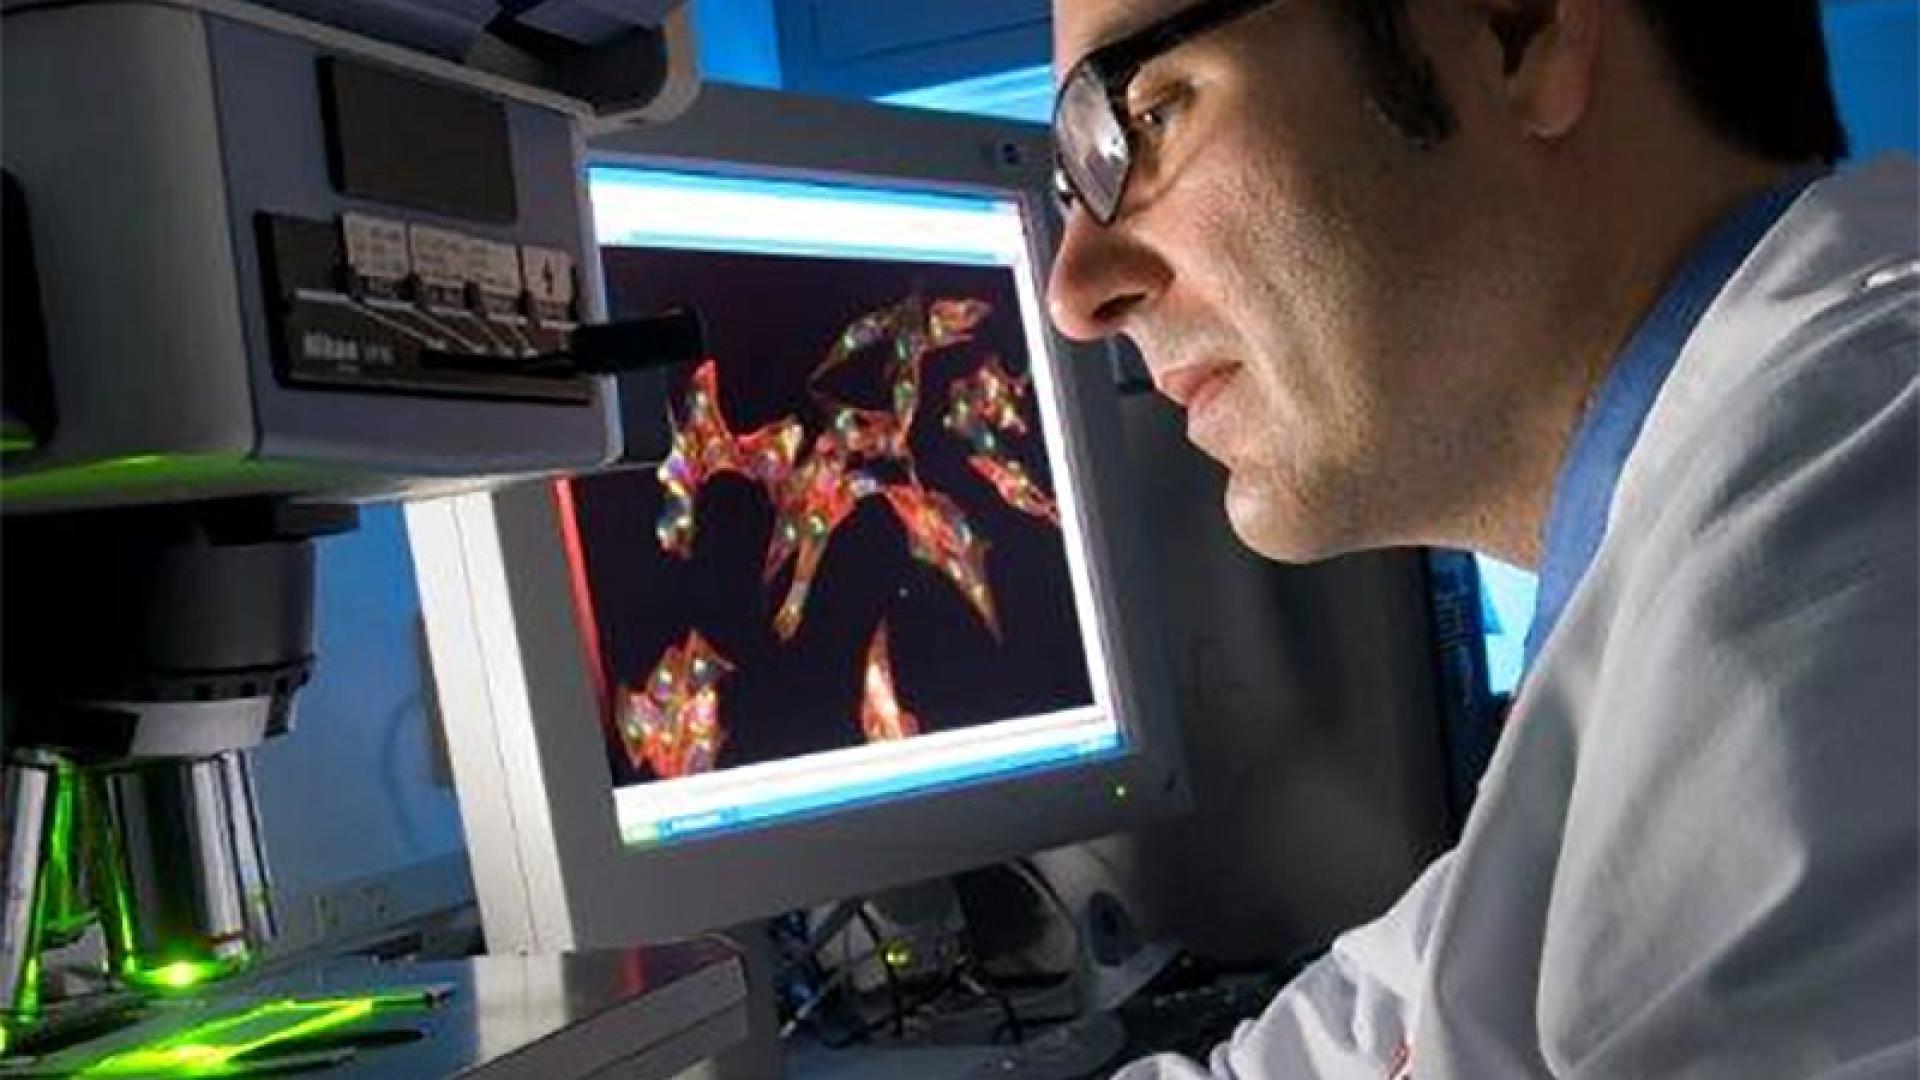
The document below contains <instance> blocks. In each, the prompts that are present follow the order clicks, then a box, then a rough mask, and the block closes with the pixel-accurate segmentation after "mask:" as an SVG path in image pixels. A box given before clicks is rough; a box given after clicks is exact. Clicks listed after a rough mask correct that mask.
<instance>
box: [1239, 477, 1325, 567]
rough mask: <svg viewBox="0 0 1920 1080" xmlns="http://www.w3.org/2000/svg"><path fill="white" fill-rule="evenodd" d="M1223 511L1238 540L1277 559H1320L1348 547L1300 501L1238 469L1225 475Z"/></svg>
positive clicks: (1266, 555) (1297, 561)
mask: <svg viewBox="0 0 1920 1080" xmlns="http://www.w3.org/2000/svg"><path fill="white" fill-rule="evenodd" d="M1226 511H1227V522H1228V523H1229V524H1230V525H1232V527H1233V533H1234V535H1235V536H1237V537H1239V538H1240V542H1241V543H1242V544H1245V545H1246V546H1247V547H1249V548H1251V549H1252V550H1253V551H1254V553H1255V554H1258V555H1260V556H1263V557H1265V558H1268V559H1273V560H1275V561H1276V562H1284V563H1311V562H1319V561H1320V560H1322V559H1330V558H1332V557H1334V556H1335V555H1342V554H1345V553H1346V552H1347V551H1348V550H1349V547H1348V546H1346V545H1343V544H1341V543H1340V542H1339V540H1338V536H1337V533H1338V530H1335V529H1331V528H1328V527H1327V525H1328V523H1326V522H1323V521H1320V520H1318V519H1317V518H1316V516H1315V515H1313V514H1311V513H1309V512H1308V511H1307V509H1306V508H1305V507H1304V506H1303V505H1302V504H1301V502H1300V501H1299V500H1297V499H1295V498H1292V497H1291V496H1290V495H1289V494H1288V493H1285V492H1282V491H1278V490H1275V487H1274V485H1272V484H1270V483H1265V482H1262V481H1259V480H1252V479H1248V478H1247V477H1246V476H1244V475H1242V474H1241V473H1240V472H1238V471H1230V472H1229V473H1228V475H1227V492H1226Z"/></svg>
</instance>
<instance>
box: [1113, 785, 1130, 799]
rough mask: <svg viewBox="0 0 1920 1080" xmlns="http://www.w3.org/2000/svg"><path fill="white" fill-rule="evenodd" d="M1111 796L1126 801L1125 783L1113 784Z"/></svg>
mask: <svg viewBox="0 0 1920 1080" xmlns="http://www.w3.org/2000/svg"><path fill="white" fill-rule="evenodd" d="M1113 797H1114V798H1115V799H1118V800H1119V801H1121V802H1125V801H1127V785H1125V784H1115V785H1113Z"/></svg>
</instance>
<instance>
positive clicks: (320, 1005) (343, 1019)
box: [77, 991, 433, 1077]
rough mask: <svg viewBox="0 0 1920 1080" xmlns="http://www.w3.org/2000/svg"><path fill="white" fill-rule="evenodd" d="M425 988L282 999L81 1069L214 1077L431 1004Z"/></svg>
mask: <svg viewBox="0 0 1920 1080" xmlns="http://www.w3.org/2000/svg"><path fill="white" fill-rule="evenodd" d="M432 1004H433V995H432V994H431V993H430V992H427V991H403V992H398V993H388V994H367V995H363V996H359V997H347V998H320V999H314V1000H307V1001H301V1000H297V999H284V1000H280V1001H269V1002H264V1003H262V1004H259V1005H256V1006H254V1007H253V1008H251V1009H248V1010H246V1011H245V1012H238V1013H231V1014H228V1015H226V1016H220V1017H215V1018H214V1019H212V1020H208V1021H207V1022H206V1023H203V1024H196V1025H194V1026H193V1027H190V1028H188V1029H186V1030H185V1031H181V1032H178V1033H176V1034H173V1035H169V1036H167V1037H166V1038H164V1039H160V1040H158V1041H156V1042H153V1043H150V1044H148V1045H146V1046H141V1047H135V1048H134V1049H132V1050H123V1051H121V1052H119V1053H117V1054H113V1055H111V1056H109V1057H105V1058H102V1059H100V1060H99V1061H96V1062H94V1063H93V1064H92V1065H89V1066H87V1067H86V1068H85V1069H82V1070H81V1071H80V1072H79V1073H78V1074H77V1075H79V1076H83V1077H127V1076H145V1077H216V1076H234V1075H238V1074H240V1073H242V1072H243V1071H245V1066H244V1065H240V1064H236V1062H237V1060H238V1059H239V1058H241V1057H242V1056H244V1055H247V1054H253V1053H257V1052H258V1051H260V1050H263V1049H266V1048H268V1047H271V1046H275V1045H278V1044H282V1043H293V1042H297V1041H299V1040H301V1039H308V1038H312V1037H314V1036H316V1035H320V1034H323V1033H325V1032H329V1031H333V1030H336V1029H338V1028H342V1027H345V1026H347V1025H349V1024H353V1023H356V1022H358V1021H360V1020H364V1019H366V1018H367V1017H369V1016H371V1015H373V1014H374V1013H375V1012H376V1011H384V1010H392V1009H408V1010H420V1009H426V1008H429V1007H431V1006H432Z"/></svg>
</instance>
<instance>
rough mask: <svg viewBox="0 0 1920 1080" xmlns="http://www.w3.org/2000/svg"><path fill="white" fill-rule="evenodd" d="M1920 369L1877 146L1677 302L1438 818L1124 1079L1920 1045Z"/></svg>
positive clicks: (1916, 270)
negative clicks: (1235, 1014)
mask: <svg viewBox="0 0 1920 1080" xmlns="http://www.w3.org/2000/svg"><path fill="white" fill-rule="evenodd" d="M1916 372H1920V169H1916V167H1915V165H1914V163H1913V162H1912V161H1911V160H1910V159H1906V158H1899V159H1893V158H1889V159H1882V160H1880V161H1877V162H1875V163H1873V164H1872V165H1870V166H1867V167H1863V168H1858V169H1853V170H1849V171H1845V172H1842V173H1839V174H1836V175H1834V176H1831V177H1828V178H1825V179H1823V180H1820V181H1818V182H1816V183H1815V184H1814V185H1813V186H1812V187H1810V188H1809V189H1808V190H1807V191H1806V192H1805V193H1804V194H1803V195H1802V196H1801V197H1800V199H1799V200H1798V201H1797V202H1796V203H1795V204H1794V205H1793V207H1792V208H1791V209H1789V210H1788V211H1787V213H1786V215H1785V216H1784V217H1783V218H1782V219H1781V220H1780V221H1779V222H1778V223H1777V224H1776V225H1775V227H1774V228H1773V229H1772V230H1771V231H1770V232H1769V233H1768V234H1767V235H1766V236H1765V238H1763V239H1762V240H1761V242H1760V244H1759V246H1758V247H1756V248H1755V249H1754V251H1753V252H1752V254H1751V255H1750V256H1749V257H1748V259H1747V261H1746V262H1745V263H1744V264H1743V265H1742V266H1741V267H1740V269H1739V270H1738V271H1737V272H1736V273H1735V274H1734V276H1733V277H1732V278H1731V279H1730V280H1729V282H1728V283H1727V286H1726V288H1725V289H1724V290H1723V291H1722V293H1721V294H1720V296H1719V297H1718V298H1717V299H1716V300H1715V301H1714V303H1713V305H1712V306H1711V308H1709V310H1708V311H1707V313H1706V314H1705V316H1704V317H1703V318H1702V319H1701V321H1700V323H1699V325H1698V326H1697V327H1696V329H1695V332H1694V334H1693V336H1692V337H1691V338H1690V339H1689V340H1688V342H1687V344H1686V346H1685V348H1684V349H1683V350H1682V352H1681V355H1680V357H1679V359H1678V360H1677V362H1676V364H1675V367H1674V369H1673V372H1672V374H1671V375H1670V376H1669V378H1668V381H1667V383H1666V384H1665V386H1664V387H1663V388H1662V390H1661V392H1660V394H1659V397H1658V398H1657V399H1656V401H1655V403H1654V406H1653V410H1652V412H1651V413H1650V414H1649V415H1648V417H1647V422H1646V426H1645V427H1644V429H1643V430H1642V432H1641V435H1640V438H1639V440H1638V442H1637V443H1636V444H1635V446H1634V448H1633V450H1632V452H1631V453H1630V455H1629V456H1628V459H1627V462H1626V466H1625V469H1624V471H1623V472H1622V474H1621V478H1620V483H1619V487H1618V488H1617V489H1616V492H1615V496H1614V501H1613V505H1612V509H1611V514H1610V517H1609V527H1608V531H1607V536H1606V539H1605V541H1604V542H1603V544H1602V545H1601V547H1600V550H1599V552H1598V554H1597V555H1596V557H1595V559H1594V562H1593V564H1592V567H1591V568H1590V570H1589V571H1588V573H1587V575H1586V577H1585V579H1584V580H1583V581H1582V583H1581V585H1580V586H1579V588H1578V589H1577V590H1576V592H1575V593H1574V595H1573V597H1572V598H1571V600H1570V601H1569V603H1568V605H1567V607H1566V609H1565V612H1564V614H1563V615H1562V618H1561V620H1560V622H1559V624H1558V626H1557V628H1556V629H1555V630H1554V632H1553V634H1552V636H1551V637H1550V638H1549V639H1548V640H1547V642H1546V643H1545V645H1544V647H1543V649H1542V650H1541V653H1540V656H1539V657H1538V660H1537V664H1536V667H1535V669H1534V670H1533V671H1532V672H1531V673H1530V674H1529V675H1528V677H1527V679H1526V682H1525V684H1524V686H1523V688H1522V691H1521V695H1520V698H1519V700H1518V701H1517V702H1516V704H1515V708H1514V711H1513V714H1512V717H1511V719H1510V720H1509V723H1508V727H1507V730H1506V732H1505V734H1504V735H1503V736H1502V739H1501V744H1500V747H1499V749H1498V751H1497V753H1496V754H1495V757H1494V760H1493V763H1492V765H1491V767H1490V768H1489V770H1488V772H1487V776H1486V779H1485V781H1484V782H1483V784H1482V786H1481V791H1480V799H1479V804H1478V806H1477V807H1476V808H1475V810H1474V812H1473V815H1472V818H1471V820H1470V821H1469V822H1468V825H1467V829H1466V833H1465V836H1464V837H1463V838H1462V840H1461V842H1460V845H1459V847H1458V848H1457V849H1456V850H1455V851H1454V852H1452V853H1451V854H1449V855H1447V856H1445V857H1443V858H1442V859H1441V860H1439V861H1438V862H1437V863H1436V864H1435V865H1434V866H1433V867H1431V868H1430V869H1429V870H1428V871H1427V872H1426V874H1425V875H1424V876H1423V877H1422V878H1421V879H1420V880H1419V881H1418V882H1417V883H1416V884H1415V885H1414V886H1413V888H1412V889H1411V890H1409V891H1408V893H1407V894H1406V895H1405V897H1403V898H1402V899H1401V900H1400V901H1399V903H1398V904H1397V905H1396V906H1395V907H1394V909H1393V910H1392V911H1391V912H1390V913H1389V914H1387V915H1386V916H1385V917H1384V918H1382V919H1380V920H1379V921H1377V922H1375V923H1372V924H1370V925H1368V926H1365V927H1362V928H1361V929H1358V930H1355V931H1352V932H1350V933H1348V934H1346V935H1344V936H1343V937H1342V938H1341V939H1340V940H1339V941H1338V943H1337V944H1336V945H1335V946H1334V948H1333V950H1332V951H1331V952H1330V953H1329V955H1328V956H1327V957H1326V958H1324V959H1323V960H1321V961H1320V962H1319V963H1317V964H1316V965H1314V966H1313V967H1312V968H1310V969H1309V970H1308V971H1306V972H1305V973H1304V974H1303V975H1301V977H1300V978H1299V979H1298V980H1296V981H1295V982H1294V983H1293V984H1292V985H1291V986H1289V987H1288V988H1287V989H1286V990H1284V991H1283V992H1282V993H1281V994H1280V996H1279V997H1278V998H1277V999H1276V1000H1275V1001H1274V1003H1273V1004H1272V1006H1271V1007H1270V1008H1269V1009H1268V1010H1267V1011H1266V1013H1265V1014H1264V1015H1263V1016H1261V1017H1260V1018H1259V1019H1257V1020H1254V1021H1252V1022H1249V1023H1247V1024H1243V1025H1242V1026H1241V1028H1240V1030H1239V1032H1238V1033H1236V1034H1235V1035H1234V1037H1233V1038H1232V1039H1231V1040H1230V1041H1229V1042H1227V1043H1224V1044H1222V1045H1221V1046H1220V1047H1218V1048H1217V1049H1216V1050H1215V1051H1214V1053H1213V1054H1212V1056H1211V1060H1210V1063H1209V1066H1208V1067H1207V1068H1204V1069H1203V1068H1201V1067H1200V1066H1198V1065H1195V1064H1193V1063H1191V1062H1188V1061H1185V1060H1183V1059H1177V1058H1173V1057H1167V1056H1163V1057H1158V1058H1151V1059H1147V1060H1145V1061H1142V1062H1138V1063H1135V1064H1134V1065H1133V1066H1131V1067H1129V1068H1127V1069H1125V1070H1123V1071H1122V1072H1121V1074H1120V1080H1184V1078H1188V1077H1205V1076H1213V1077H1234V1078H1239V1080H1304V1078H1321V1077H1326V1078H1341V1080H1345V1078H1349V1077H1351V1078H1354V1080H1387V1078H1389V1077H1393V1076H1401V1075H1404V1076H1415V1077H1419V1078H1420V1080H1500V1078H1505V1077H1533V1076H1554V1077H1579V1078H1601V1077H1606V1078H1615V1077H1618V1078H1639V1077H1662V1078H1664V1077H1687V1078H1700V1080H1706V1078H1726V1080H1758V1078H1770V1077H1794V1078H1799V1077H1815V1076H1817V1077H1823V1078H1833V1080H1838V1078H1843V1077H1844V1078H1847V1080H1866V1078H1869V1077H1871V1078H1880V1077H1889V1078H1891V1077H1900V1078H1912V1077H1915V1076H1916V1075H1920V1042H1917V1041H1916V1040H1917V1037H1920V1036H1917V1032H1920V933H1917V930H1920V786H1917V780H1916V776H1917V775H1920V738H1917V732H1920V689H1917V688H1916V687H1917V684H1920V674H1916V666H1917V665H1920V625H1917V624H1920V575H1917V574H1916V563H1920V499H1917V492H1916V489H1917V488H1920V412H1917V411H1916V382H1917V377H1916ZM1409 1058H1410V1064H1409V1062H1408V1060H1407V1059H1409Z"/></svg>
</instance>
